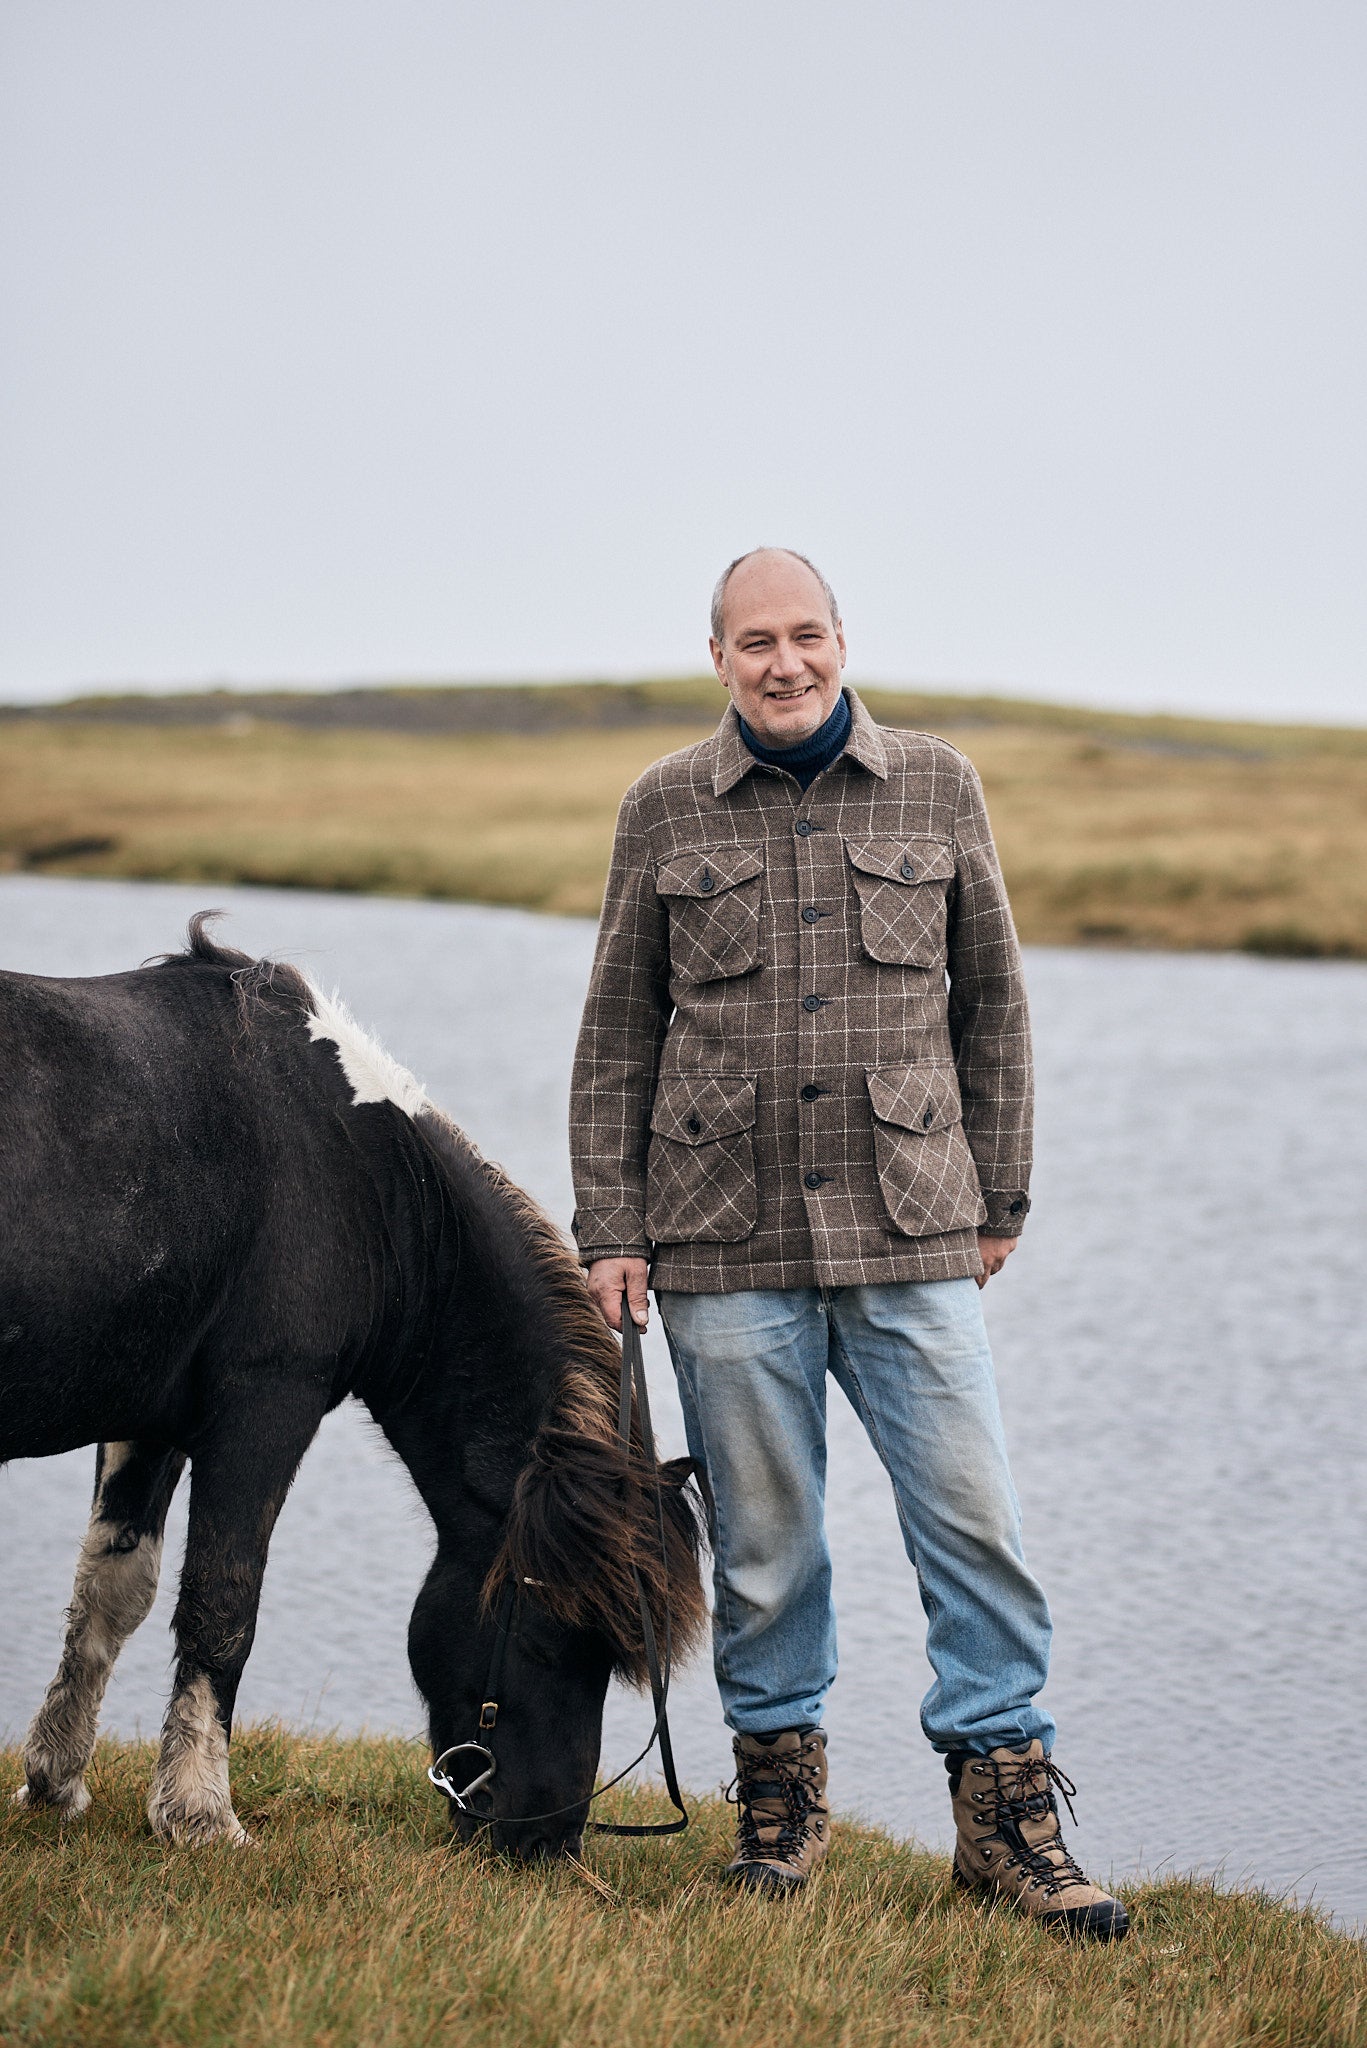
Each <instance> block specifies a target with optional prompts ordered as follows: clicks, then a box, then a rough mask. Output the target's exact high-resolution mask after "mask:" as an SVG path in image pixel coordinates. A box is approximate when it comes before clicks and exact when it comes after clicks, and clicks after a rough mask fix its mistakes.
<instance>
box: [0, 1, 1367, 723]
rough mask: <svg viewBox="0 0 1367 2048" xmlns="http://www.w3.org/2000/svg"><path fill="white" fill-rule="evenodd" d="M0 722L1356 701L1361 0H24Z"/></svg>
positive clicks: (0, 91)
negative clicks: (839, 649)
mask: <svg viewBox="0 0 1367 2048" xmlns="http://www.w3.org/2000/svg"><path fill="white" fill-rule="evenodd" d="M0 56H2V59H3V63H2V73H3V77H2V82H0V272H2V274H3V280H4V287H3V301H4V303H3V314H2V316H0V317H2V320H3V325H2V327H0V349H2V351H3V394H2V395H0V434H2V435H3V444H2V447H0V458H2V459H0V695H4V696H7V697H10V698H14V697H20V696H38V695H52V694H56V693H58V692H60V691H65V690H68V689H71V688H72V687H74V686H78V685H88V684H91V683H100V682H138V683H143V682H147V683H167V682H184V681H203V680H209V679H228V680H235V681H243V682H250V681H267V680H280V679H299V680H319V681H321V680H339V679H359V678H369V677H398V676H410V677H432V678H436V677H442V676H468V677H476V676H500V675H505V676H525V675H567V674H581V675H583V674H610V675H627V674H636V673H645V672H650V673H663V672H670V671H680V670H689V669H694V670H696V669H697V668H699V667H701V666H702V665H704V663H705V660H706V650H705V635H706V608H707V599H708V594H709V590H710V587H711V583H712V580H713V578H714V577H715V575H716V573H717V570H718V569H719V568H720V567H721V565H722V564H723V563H724V562H725V560H726V559H727V558H728V557H729V556H730V555H732V554H734V553H736V552H738V551H739V550H741V549H743V548H745V547H748V546H751V545H753V544H754V543H756V542H759V541H766V540H776V541H780V542H785V543H788V544H791V545H793V546H796V547H799V548H803V549H805V550H806V551H807V552H809V553H811V554H813V555H814V556H815V557H816V558H817V559H818V560H819V561H820V562H821V563H822V565H823V567H824V568H825V569H826V571H827V573H828V574H829V575H830V577H831V579H832V581H833V582H834V584H835V587H836V589H837V591H838V592H839V594H840V597H841V600H842V604H843V608H844V612H845V618H846V624H847V629H848V636H849V641H850V652H851V672H852V673H853V674H855V675H856V676H865V677H869V678H880V679H887V680H898V681H907V680H913V679H934V680H938V681H942V682H946V683H951V684H953V683H962V684H967V685H971V686H988V685H991V686H995V687H999V688H1004V689H1009V690H1013V691H1021V692H1026V693H1031V694H1034V695H1040V696H1051V697H1059V698H1066V699H1072V700H1079V701H1088V702H1094V703H1105V704H1116V705H1134V706H1140V707H1145V706H1151V705H1162V706H1171V707H1179V708H1197V709H1201V708H1205V709H1214V710H1228V711H1239V712H1249V713H1253V714H1258V715H1267V716H1285V715H1296V714H1298V713H1299V714H1302V715H1306V716H1312V717H1319V718H1335V717H1336V718H1340V719H1352V720H1354V721H1362V720H1364V719H1367V388H1365V374H1364V365H1365V364H1367V284H1365V282H1364V260H1365V258H1367V231H1365V230H1367V219H1365V214H1367V202H1365V198H1364V195H1365V193H1367V180H1365V179H1364V168H1365V165H1364V158H1365V157H1367V116H1365V115H1364V107H1367V61H1365V60H1367V7H1364V5H1363V0H1346V4H1326V0H1294V4H1267V0H1171V4H1170V0H1131V4H1129V5H1121V4H1119V0H1113V4H1106V0H981V4H974V0H941V4H938V5H925V4H920V0H846V4H845V5H844V6H842V7H834V6H829V5H827V6H818V5H815V4H811V0H781V4H768V0H726V4H724V5H723V4H720V0H692V4H690V5H688V6H687V7H681V6H675V5H670V4H650V0H645V4H643V0H631V4H627V0H501V4H499V5H496V6H492V5H489V4H487V0H486V4H483V5H481V6H478V7H476V6H473V5H467V4H461V0H383V4H380V0H232V4H231V5H211V4H208V0H166V4H153V0H119V4H118V5H115V6H110V5H108V4H97V0H4V6H3V9H0Z"/></svg>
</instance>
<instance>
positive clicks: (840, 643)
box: [835, 626, 845, 668]
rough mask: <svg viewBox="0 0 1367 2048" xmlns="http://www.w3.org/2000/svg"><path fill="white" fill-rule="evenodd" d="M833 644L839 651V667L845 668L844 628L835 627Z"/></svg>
mask: <svg viewBox="0 0 1367 2048" xmlns="http://www.w3.org/2000/svg"><path fill="white" fill-rule="evenodd" d="M835 644H836V646H837V647H838V648H839V649H840V666H841V667H842V668H844V666H845V628H844V627H843V626H837V627H836V629H835Z"/></svg>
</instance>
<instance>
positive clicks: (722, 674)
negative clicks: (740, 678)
mask: <svg viewBox="0 0 1367 2048" xmlns="http://www.w3.org/2000/svg"><path fill="white" fill-rule="evenodd" d="M707 651H708V653H709V654H710V655H711V657H712V666H713V668H714V669H715V670H716V671H717V681H718V682H719V683H720V684H721V686H722V688H723V689H724V690H727V691H729V690H730V688H731V685H730V684H729V683H728V682H727V680H726V657H725V655H724V654H723V653H722V651H721V641H720V640H709V641H708V643H707ZM841 658H842V660H843V658H844V657H843V656H842V657H841Z"/></svg>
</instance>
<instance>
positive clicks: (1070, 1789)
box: [981, 1756, 1088, 1897]
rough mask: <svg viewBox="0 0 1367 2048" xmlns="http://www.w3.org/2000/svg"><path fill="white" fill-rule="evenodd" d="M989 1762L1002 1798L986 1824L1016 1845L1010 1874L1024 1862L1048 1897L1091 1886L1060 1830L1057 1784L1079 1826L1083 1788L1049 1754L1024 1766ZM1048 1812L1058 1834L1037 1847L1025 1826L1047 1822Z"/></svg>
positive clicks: (1033, 1882)
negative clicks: (1077, 1804) (1070, 1888)
mask: <svg viewBox="0 0 1367 2048" xmlns="http://www.w3.org/2000/svg"><path fill="white" fill-rule="evenodd" d="M983 1761H984V1762H985V1763H986V1764H987V1765H988V1768H989V1769H990V1770H991V1771H992V1774H993V1776H994V1778H995V1780H996V1798H995V1800H994V1802H993V1807H994V1809H995V1810H994V1811H991V1812H988V1813H984V1814H983V1815H982V1816H981V1824H986V1825H988V1826H990V1827H991V1828H992V1831H993V1833H994V1834H997V1835H1000V1836H1001V1837H1002V1839H1003V1840H1004V1841H1006V1842H1007V1843H1008V1844H1009V1845H1010V1848H1011V1851H1012V1853H1011V1855H1010V1856H1009V1857H1008V1858H1007V1860H1006V1866H1005V1867H1006V1868H1007V1869H1008V1870H1010V1869H1011V1868H1012V1867H1013V1866H1014V1865H1017V1864H1018V1865H1019V1866H1020V1867H1021V1869H1022V1870H1023V1871H1024V1872H1026V1873H1027V1874H1028V1877H1029V1882H1030V1886H1031V1888H1032V1889H1033V1887H1034V1886H1035V1885H1041V1886H1042V1887H1043V1889H1044V1892H1045V1896H1046V1897H1052V1896H1054V1895H1055V1894H1057V1893H1058V1892H1061V1891H1064V1890H1065V1889H1066V1888H1067V1887H1068V1886H1069V1885H1073V1884H1086V1883H1087V1881H1088V1880H1087V1875H1086V1872H1085V1871H1084V1870H1083V1869H1082V1868H1081V1866H1080V1864H1078V1862H1077V1861H1076V1859H1075V1858H1074V1857H1073V1856H1072V1854H1071V1853H1070V1851H1069V1850H1068V1849H1067V1848H1066V1847H1065V1845H1064V1841H1063V1834H1062V1830H1061V1829H1060V1828H1059V1827H1058V1826H1057V1822H1058V1801H1057V1800H1056V1799H1055V1797H1054V1787H1055V1786H1057V1787H1058V1789H1059V1791H1060V1792H1061V1793H1062V1794H1063V1803H1064V1805H1065V1806H1066V1807H1067V1809H1068V1817H1069V1819H1070V1820H1071V1821H1072V1823H1073V1825H1074V1827H1076V1826H1077V1815H1076V1813H1075V1812H1074V1811H1073V1800H1074V1799H1075V1798H1076V1796H1077V1786H1076V1785H1075V1784H1074V1783H1073V1781H1072V1779H1071V1778H1069V1777H1067V1776H1065V1774H1064V1773H1063V1772H1062V1771H1061V1770H1060V1769H1059V1768H1058V1766H1057V1764H1055V1763H1054V1762H1053V1760H1052V1759H1051V1758H1050V1757H1047V1756H1046V1757H1023V1758H1022V1759H1021V1761H1020V1762H1019V1763H1011V1764H999V1763H997V1762H995V1761H994V1760H992V1759H990V1758H984V1760H983ZM1046 1814H1053V1816H1054V1820H1055V1823H1056V1825H1055V1831H1054V1833H1053V1835H1052V1836H1051V1837H1050V1838H1049V1839H1048V1841H1046V1842H1045V1843H1043V1844H1041V1846H1040V1847H1038V1848H1035V1847H1033V1846H1032V1845H1031V1844H1030V1843H1029V1842H1028V1841H1027V1840H1026V1838H1025V1828H1024V1823H1025V1822H1026V1821H1031V1820H1043V1819H1044V1817H1045V1816H1046Z"/></svg>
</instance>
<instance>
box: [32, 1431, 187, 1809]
mask: <svg viewBox="0 0 1367 2048" xmlns="http://www.w3.org/2000/svg"><path fill="white" fill-rule="evenodd" d="M184 1464H185V1460H184V1458H183V1457H182V1456H181V1454H180V1452H179V1451H171V1450H167V1449H166V1448H165V1446H164V1445H160V1444H140V1443H122V1444H101V1445H100V1447H99V1451H98V1453H97V1457H96V1464H95V1498H94V1500H93V1502H92V1503H91V1509H90V1521H89V1524H88V1526H87V1528H86V1532H85V1538H84V1541H83V1542H82V1544H81V1553H80V1557H79V1558H78V1560H77V1564H76V1582H75V1586H74V1587H73V1589H72V1595H71V1605H70V1607H69V1608H68V1609H67V1617H66V1621H67V1628H66V1641H65V1643H64V1645H63V1648H62V1659H61V1662H60V1664H59V1665H58V1667H57V1674H56V1676H55V1677H54V1679H53V1681H52V1683H51V1685H50V1686H49V1687H48V1689H47V1696H46V1698H45V1699H44V1701H43V1704H42V1706H41V1707H40V1708H39V1709H38V1712H37V1713H36V1714H35V1715H34V1718H33V1725H32V1727H31V1728H30V1729H29V1731H28V1737H27V1739H26V1741H25V1743H24V1780H25V1782H24V1783H23V1785H22V1786H21V1787H20V1788H19V1790H18V1792H16V1793H15V1795H14V1796H15V1798H16V1800H18V1801H19V1802H20V1803H21V1804H23V1805H29V1806H55V1807H56V1808H58V1810H59V1811H60V1812H62V1813H68V1814H77V1813H84V1811H85V1809H86V1807H87V1806H89V1804H90V1794H89V1792H88V1791H87V1790H86V1784H85V1771H86V1766H87V1764H88V1763H89V1762H90V1758H91V1753H92V1751H93V1750H94V1747H95V1731H96V1728H97V1727H98V1725H99V1718H100V1706H101V1703H102V1702H103V1700H104V1694H105V1687H106V1686H107V1685H108V1683H109V1675H110V1673H111V1672H112V1670H113V1669H114V1662H115V1659H116V1658H117V1657H118V1654H119V1651H120V1650H121V1649H122V1648H123V1646H124V1644H125V1643H126V1642H127V1640H128V1638H129V1636H131V1635H132V1633H133V1631H134V1629H135V1628H136V1627H137V1626H138V1624H139V1623H140V1622H142V1621H145V1620H146V1618H147V1615H148V1612H149V1610H150V1609H151V1606H152V1602H153V1600H154V1599H155V1598H156V1592H157V1579H158V1576H159V1575H160V1571H161V1546H162V1536H163V1532H164V1530H165V1528H166V1511H167V1509H168V1508H169V1507H170V1505H171V1495H172V1494H173V1493H174V1492H175V1490H176V1481H177V1480H178V1479H179V1478H180V1475H181V1471H182V1470H183V1468H184Z"/></svg>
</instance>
